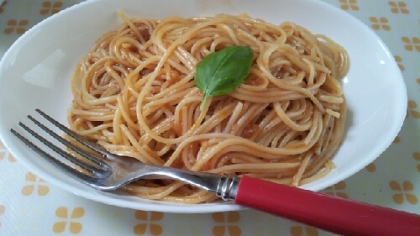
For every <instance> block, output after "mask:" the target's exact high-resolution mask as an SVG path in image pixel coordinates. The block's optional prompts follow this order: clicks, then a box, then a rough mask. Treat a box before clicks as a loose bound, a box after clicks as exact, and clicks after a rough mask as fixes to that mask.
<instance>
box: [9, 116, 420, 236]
mask: <svg viewBox="0 0 420 236" xmlns="http://www.w3.org/2000/svg"><path fill="white" fill-rule="evenodd" d="M36 111H37V112H38V113H39V114H40V115H41V116H43V117H44V118H45V119H46V120H48V121H49V122H51V123H52V124H53V125H55V126H56V127H58V128H59V129H60V130H62V131H63V132H64V133H66V134H67V135H69V136H70V137H72V138H73V139H75V140H77V141H78V142H80V143H81V144H83V145H85V146H86V147H87V148H88V149H90V151H85V150H83V149H82V148H80V147H78V146H77V145H73V144H72V143H71V142H69V141H67V140H66V139H64V138H63V137H61V136H60V135H59V134H57V133H55V132H54V131H52V130H51V129H49V128H48V127H46V126H45V125H43V124H42V123H41V122H39V121H38V120H36V119H35V118H34V117H32V116H28V118H29V119H30V120H31V121H33V122H34V123H35V124H36V125H37V126H39V127H40V128H41V129H42V130H44V131H45V132H46V133H48V134H50V135H51V136H52V137H53V138H54V139H56V140H58V141H59V142H61V143H62V144H64V145H65V146H66V147H68V148H70V149H72V150H73V151H74V152H76V153H77V154H79V155H81V156H83V157H85V158H86V159H87V160H88V161H81V160H80V159H78V158H76V157H74V155H72V154H70V153H68V152H66V151H64V150H63V149H61V148H60V147H58V146H57V145H55V144H53V143H52V142H50V141H48V140H47V139H46V138H44V137H43V136H42V135H39V134H38V133H37V132H35V131H34V130H32V129H30V128H29V127H28V126H26V125H25V124H23V123H22V122H19V125H20V126H21V127H22V128H23V129H24V130H26V131H27V132H29V133H30V134H31V135H33V136H34V137H35V138H36V139H38V140H40V141H41V142H42V143H44V144H45V145H46V146H48V147H49V148H51V149H52V150H54V151H55V152H57V153H58V154H60V155H61V156H63V157H64V158H65V159H67V160H68V161H70V162H72V163H73V164H74V165H75V166H76V167H74V166H72V165H69V164H67V163H65V162H64V161H61V160H60V159H57V158H55V157H54V156H52V155H50V154H48V153H47V152H45V151H44V150H43V149H41V148H40V147H38V146H37V145H35V144H34V143H32V142H31V141H30V140H29V139H27V138H25V137H24V136H23V135H21V134H20V133H18V132H17V131H16V130H14V129H11V132H12V133H13V134H14V135H16V136H17V137H18V138H19V139H20V140H22V141H23V142H24V143H25V144H26V145H27V146H29V147H30V148H31V149H33V150H34V151H35V152H36V153H38V154H39V155H40V156H42V157H44V158H45V159H46V160H47V161H49V162H50V163H52V164H53V165H54V166H56V167H57V168H59V169H60V170H62V171H63V172H65V173H66V174H68V175H69V176H71V177H73V178H75V179H77V180H79V181H81V182H82V183H84V184H86V185H89V186H91V187H93V188H95V189H99V190H106V191H109V190H115V189H118V188H120V187H121V186H124V185H126V184H128V183H130V182H132V181H135V180H138V179H141V178H159V179H161V178H170V179H176V180H179V181H182V182H185V183H187V184H190V185H193V186H196V187H198V188H201V189H204V190H207V191H210V192H213V193H215V194H216V195H217V196H219V197H221V198H222V199H223V200H234V201H235V203H236V204H238V205H243V206H246V207H250V208H253V209H257V210H261V211H264V212H267V213H271V214H274V215H277V216H281V217H285V218H289V219H291V220H295V221H299V222H302V223H305V224H308V225H312V226H315V227H318V228H321V229H323V230H327V231H331V232H334V233H337V234H344V235H420V216H418V215H415V214H411V213H407V212H402V211H396V210H393V209H390V208H384V207H380V206H375V205H370V204H366V203H361V202H356V201H351V200H347V199H342V198H337V197H334V196H330V195H326V194H321V193H316V192H312V191H308V190H304V189H300V188H295V187H291V186H286V185H279V184H275V183H272V182H268V181H264V180H260V179H255V178H251V177H248V176H244V177H242V178H238V177H234V176H223V175H218V174H213V173H206V172H193V171H188V170H181V169H174V168H169V167H162V166H153V165H148V164H143V163H140V162H139V161H136V160H134V159H132V158H128V157H123V156H117V155H114V154H112V153H110V152H108V151H107V150H105V149H104V148H103V147H102V146H100V145H98V144H95V143H92V142H90V141H88V140H86V139H85V138H83V137H81V136H79V135H78V134H76V133H75V132H73V131H71V130H70V129H68V128H66V127H65V126H64V125H62V124H60V123H59V122H57V121H56V120H54V119H53V118H51V117H50V116H48V115H47V114H45V113H44V112H42V111H41V110H39V109H36Z"/></svg>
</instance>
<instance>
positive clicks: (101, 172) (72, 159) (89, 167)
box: [16, 122, 107, 177]
mask: <svg viewBox="0 0 420 236" xmlns="http://www.w3.org/2000/svg"><path fill="white" fill-rule="evenodd" d="M19 125H20V126H21V127H22V128H24V129H25V130H26V131H28V132H29V133H30V134H31V135H32V136H34V137H35V138H37V139H38V140H39V141H41V142H42V143H44V144H45V145H46V146H48V147H49V148H51V149H52V150H54V151H55V152H57V153H58V154H60V155H61V156H63V157H64V158H66V159H67V160H69V161H70V162H72V163H74V164H76V165H78V166H80V167H82V168H83V169H85V170H87V171H89V172H91V173H92V174H93V175H95V176H96V177H104V175H105V174H107V171H106V170H103V169H99V168H96V167H94V166H92V165H89V164H87V163H85V162H83V161H81V160H79V159H77V158H76V157H74V156H72V155H71V154H69V153H68V152H66V151H64V150H63V149H61V148H59V147H57V146H56V145H54V144H53V143H51V142H50V141H48V140H46V139H45V138H43V137H42V136H40V135H39V134H38V133H36V132H35V131H33V130H32V129H30V128H29V127H28V126H26V125H24V124H23V123H22V122H19ZM16 133H17V132H16ZM33 145H35V144H33ZM35 146H36V145H35ZM38 149H39V148H38ZM43 152H44V151H43ZM52 158H54V157H52Z"/></svg>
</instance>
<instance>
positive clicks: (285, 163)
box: [68, 14, 348, 203]
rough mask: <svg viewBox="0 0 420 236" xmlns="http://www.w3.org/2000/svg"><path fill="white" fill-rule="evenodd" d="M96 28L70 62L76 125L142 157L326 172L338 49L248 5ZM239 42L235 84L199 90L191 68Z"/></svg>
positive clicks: (170, 193) (163, 194)
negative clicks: (225, 89) (248, 58)
mask: <svg viewBox="0 0 420 236" xmlns="http://www.w3.org/2000/svg"><path fill="white" fill-rule="evenodd" d="M120 16H121V17H122V18H123V20H124V23H123V24H122V26H121V27H120V28H119V29H118V30H117V31H112V32H108V33H106V34H104V35H103V36H102V37H101V38H99V39H98V40H97V42H96V43H95V44H94V46H93V47H92V49H91V51H90V52H89V53H88V54H87V55H86V56H85V57H84V58H83V59H82V60H81V61H80V63H79V64H78V66H77V68H76V70H75V72H74V75H73V78H72V82H71V83H72V92H73V95H74V100H73V102H72V104H71V107H70V109H69V113H68V121H69V123H70V126H71V128H72V129H73V130H75V131H76V132H78V133H79V134H81V135H83V136H85V137H88V138H89V139H91V140H94V141H96V142H98V143H99V144H101V145H102V146H104V147H105V148H106V149H107V150H108V151H110V152H112V153H115V154H118V155H124V156H129V157H132V158H136V159H138V160H139V161H141V162H144V163H149V164H154V165H165V166H171V167H175V168H185V169H190V170H194V171H209V172H214V173H227V174H233V175H238V176H241V175H250V176H253V177H257V178H264V179H267V180H270V181H275V182H278V183H283V184H290V185H295V186H298V185H301V184H305V183H308V182H311V181H313V180H316V179H318V178H321V177H323V176H325V175H326V174H327V173H328V172H329V171H330V170H331V168H333V164H332V162H331V161H330V159H331V157H332V156H333V154H334V152H335V151H336V149H337V148H338V146H339V144H340V142H341V139H342V134H343V128H344V121H345V115H346V105H345V99H344V96H343V92H342V89H341V86H340V83H339V81H338V79H340V78H341V77H343V76H344V74H345V73H346V71H347V68H348V59H347V53H346V51H345V50H344V49H343V48H342V47H341V46H339V45H337V44H336V43H335V42H333V41H332V40H330V39H328V38H327V37H326V36H322V35H313V34H311V33H310V32H309V31H308V30H306V29H304V28H303V27H301V26H298V25H296V24H293V23H288V22H286V23H282V24H281V25H273V24H270V23H267V22H265V21H263V20H260V19H253V18H251V17H249V16H246V15H239V16H231V15H217V16H215V17H196V18H188V19H185V18H180V17H169V18H165V19H162V20H153V19H140V18H139V19H128V18H127V17H126V16H125V15H123V14H120ZM232 45H248V46H250V47H251V48H252V50H253V51H254V60H253V63H252V67H251V70H250V73H249V75H248V77H247V78H246V80H245V82H244V83H243V84H242V85H241V86H240V87H238V88H237V89H236V90H235V91H234V92H233V93H231V94H229V95H224V96H216V97H212V98H210V99H209V100H208V101H207V103H206V106H205V107H204V109H203V110H202V111H200V109H199V107H200V102H201V100H202V93H201V92H200V90H199V89H198V88H197V87H196V86H195V84H194V75H195V67H196V65H197V64H198V62H200V60H201V59H203V58H204V57H205V56H206V55H209V54H210V53H212V52H215V51H218V50H220V49H223V48H225V47H227V46H232ZM125 190H126V191H128V192H130V193H132V194H134V195H137V196H140V197H143V198H148V199H159V200H164V201H173V202H183V203H202V202H211V201H214V200H215V199H216V197H215V196H214V195H213V194H211V193H208V192H205V191H202V190H198V189H196V188H194V187H191V186H189V185H186V184H183V183H180V182H177V181H172V180H139V181H137V182H134V183H132V184H130V185H128V186H126V187H125Z"/></svg>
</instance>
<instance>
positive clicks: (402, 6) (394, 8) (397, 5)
mask: <svg viewBox="0 0 420 236" xmlns="http://www.w3.org/2000/svg"><path fill="white" fill-rule="evenodd" d="M388 4H389V6H390V7H391V12H392V13H394V14H398V13H402V14H409V13H410V11H409V10H408V9H407V4H406V3H405V2H395V1H389V2H388Z"/></svg>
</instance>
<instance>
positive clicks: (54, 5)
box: [39, 1, 63, 15]
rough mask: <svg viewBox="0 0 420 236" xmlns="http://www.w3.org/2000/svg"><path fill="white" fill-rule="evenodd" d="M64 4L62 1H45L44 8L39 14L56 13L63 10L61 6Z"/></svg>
mask: <svg viewBox="0 0 420 236" xmlns="http://www.w3.org/2000/svg"><path fill="white" fill-rule="evenodd" d="M62 6H63V3H62V2H49V1H46V2H43V3H42V9H41V10H40V11H39V14H41V15H47V14H50V13H51V14H55V13H57V12H59V11H60V10H61V7H62Z"/></svg>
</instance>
